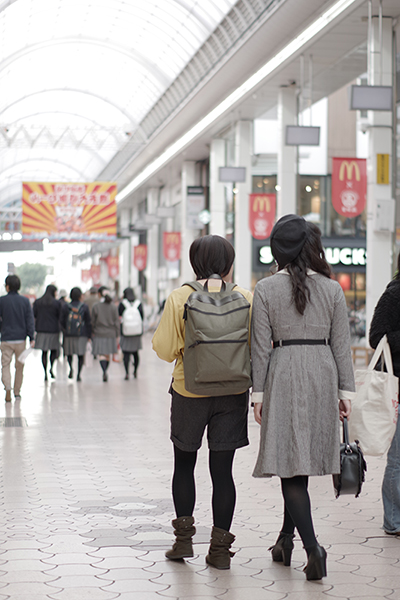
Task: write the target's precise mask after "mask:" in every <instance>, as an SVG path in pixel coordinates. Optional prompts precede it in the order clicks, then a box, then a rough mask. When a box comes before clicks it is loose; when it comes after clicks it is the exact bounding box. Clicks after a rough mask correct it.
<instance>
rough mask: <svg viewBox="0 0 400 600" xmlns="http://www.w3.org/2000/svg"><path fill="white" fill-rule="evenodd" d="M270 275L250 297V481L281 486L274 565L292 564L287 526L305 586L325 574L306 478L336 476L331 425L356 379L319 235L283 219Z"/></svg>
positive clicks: (338, 295) (344, 409)
mask: <svg viewBox="0 0 400 600" xmlns="http://www.w3.org/2000/svg"><path fill="white" fill-rule="evenodd" d="M271 251H272V254H273V256H274V258H275V260H276V261H277V263H278V269H279V270H278V272H277V273H276V274H275V275H273V276H272V277H266V278H265V279H262V280H261V281H259V282H258V283H257V285H256V287H255V291H254V302H253V316H252V337H251V353H252V366H253V396H252V399H253V402H254V415H255V419H256V421H257V423H259V424H260V425H261V431H260V447H259V453H258V458H257V462H256V465H255V469H254V473H253V476H254V477H271V476H273V475H277V476H278V477H280V479H281V487H282V494H283V499H284V520H283V525H282V530H281V532H280V534H279V537H278V539H277V541H276V543H275V545H274V546H273V547H272V548H271V550H272V559H273V560H274V561H276V562H283V563H284V565H285V566H289V565H290V559H291V553H292V550H293V538H294V530H295V528H296V529H297V530H298V532H299V534H300V537H301V540H302V542H303V546H304V548H305V550H306V553H307V558H308V561H307V565H306V567H305V569H304V570H305V574H306V578H307V579H308V580H315V579H321V578H322V577H324V576H325V575H326V551H325V549H324V548H323V547H322V546H320V545H319V544H318V542H317V538H316V536H315V532H314V525H313V521H312V516H311V505H310V497H309V494H308V489H307V488H308V479H309V477H310V476H312V475H327V474H334V473H339V472H340V463H339V444H340V431H339V430H340V427H339V418H343V417H348V416H349V415H350V411H351V403H350V400H351V398H352V397H354V390H355V384H354V375H353V364H352V359H351V349H350V331H349V323H348V317H347V308H346V301H345V297H344V294H343V291H342V289H341V287H340V285H339V284H338V283H337V282H336V281H333V280H332V279H331V278H330V275H331V271H330V267H329V265H328V263H327V261H326V260H325V254H324V250H323V248H322V244H321V232H320V230H319V229H318V227H317V226H316V225H314V224H313V223H308V222H307V221H305V220H304V219H303V218H302V217H299V216H297V215H285V216H284V217H282V218H281V219H279V220H278V221H277V223H276V224H275V226H274V228H273V230H272V233H271Z"/></svg>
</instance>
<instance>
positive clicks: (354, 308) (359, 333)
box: [333, 273, 366, 343]
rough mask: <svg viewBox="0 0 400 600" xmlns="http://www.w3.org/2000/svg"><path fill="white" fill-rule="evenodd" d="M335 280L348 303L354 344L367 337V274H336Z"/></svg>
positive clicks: (334, 275)
mask: <svg viewBox="0 0 400 600" xmlns="http://www.w3.org/2000/svg"><path fill="white" fill-rule="evenodd" d="M333 278H334V279H336V281H337V282H338V283H339V284H340V286H341V288H342V290H343V292H344V295H345V297H346V302H347V311H348V316H349V324H350V335H351V338H352V343H355V341H356V340H359V339H360V338H363V337H365V327H366V316H365V295H366V283H365V281H366V277H365V273H334V274H333Z"/></svg>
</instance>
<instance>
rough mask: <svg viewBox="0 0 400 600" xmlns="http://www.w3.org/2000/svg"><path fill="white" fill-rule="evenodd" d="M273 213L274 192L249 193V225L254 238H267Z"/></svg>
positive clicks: (271, 224)
mask: <svg viewBox="0 0 400 600" xmlns="http://www.w3.org/2000/svg"><path fill="white" fill-rule="evenodd" d="M275 213H276V194H249V227H250V231H251V235H252V236H253V238H254V239H256V240H265V239H267V238H269V236H270V234H271V231H272V227H273V226H274V221H275Z"/></svg>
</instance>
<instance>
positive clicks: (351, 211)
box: [332, 158, 367, 217]
mask: <svg viewBox="0 0 400 600" xmlns="http://www.w3.org/2000/svg"><path fill="white" fill-rule="evenodd" d="M366 202H367V161H366V159H365V158H333V159H332V204H333V208H334V209H335V210H336V212H337V213H339V215H342V216H344V217H357V216H358V215H360V214H361V213H362V212H363V210H364V208H365V205H366Z"/></svg>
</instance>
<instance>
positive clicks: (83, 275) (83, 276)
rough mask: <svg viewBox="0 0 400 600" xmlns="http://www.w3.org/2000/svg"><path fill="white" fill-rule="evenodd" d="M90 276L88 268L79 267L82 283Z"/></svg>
mask: <svg viewBox="0 0 400 600" xmlns="http://www.w3.org/2000/svg"><path fill="white" fill-rule="evenodd" d="M91 278H92V277H91V275H90V269H81V279H82V281H83V283H87V282H88V281H89V280H90V279H91Z"/></svg>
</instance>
